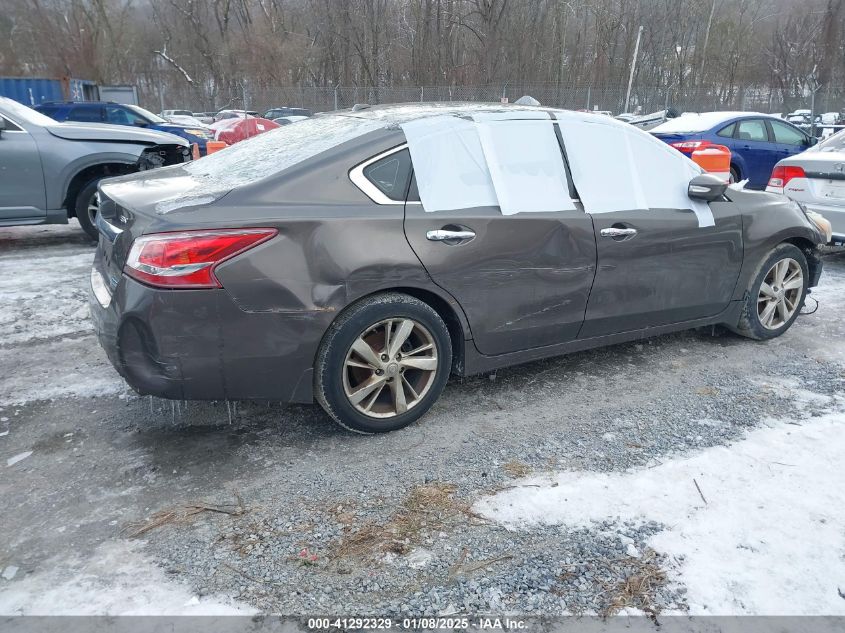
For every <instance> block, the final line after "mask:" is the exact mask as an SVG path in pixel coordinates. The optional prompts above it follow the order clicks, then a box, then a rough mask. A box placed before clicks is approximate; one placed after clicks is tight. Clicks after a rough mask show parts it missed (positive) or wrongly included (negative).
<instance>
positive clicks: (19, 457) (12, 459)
mask: <svg viewBox="0 0 845 633" xmlns="http://www.w3.org/2000/svg"><path fill="white" fill-rule="evenodd" d="M30 455H32V451H25V452H23V453H18V454H17V455H15V456H14V457H10V458H9V459H7V460H6V467H7V468H8V467H9V466H14V465H15V464H17V463H18V462H22V461H23V460H25V459H26V458H27V457H29V456H30Z"/></svg>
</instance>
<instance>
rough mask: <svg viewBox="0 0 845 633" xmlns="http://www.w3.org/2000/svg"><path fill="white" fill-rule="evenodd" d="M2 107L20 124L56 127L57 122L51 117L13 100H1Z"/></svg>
mask: <svg viewBox="0 0 845 633" xmlns="http://www.w3.org/2000/svg"><path fill="white" fill-rule="evenodd" d="M0 106H2V108H3V110H5V112H6V114H8V115H9V117H10V118H11V119H12V120H14V121H16V122H18V123H32V124H33V125H56V121H55V120H54V119H51V118H50V117H48V116H46V115H44V114H41V113H40V112H37V111H36V110H33V109H32V108H30V107H27V106H25V105H23V104H22V103H18V102H17V101H12V100H11V99H2V98H0Z"/></svg>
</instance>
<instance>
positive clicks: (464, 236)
mask: <svg viewBox="0 0 845 633" xmlns="http://www.w3.org/2000/svg"><path fill="white" fill-rule="evenodd" d="M474 237H475V232H474V231H470V230H463V231H449V230H447V229H437V230H435V231H428V232H427V233H426V234H425V239H427V240H431V241H432V242H449V241H452V240H455V241H456V242H457V241H464V240H471V239H472V238H474Z"/></svg>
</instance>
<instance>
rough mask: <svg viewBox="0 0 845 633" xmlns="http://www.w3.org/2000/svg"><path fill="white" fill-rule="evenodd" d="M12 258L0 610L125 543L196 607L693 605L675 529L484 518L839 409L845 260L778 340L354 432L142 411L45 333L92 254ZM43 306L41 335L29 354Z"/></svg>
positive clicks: (533, 388) (298, 415)
mask: <svg viewBox="0 0 845 633" xmlns="http://www.w3.org/2000/svg"><path fill="white" fill-rule="evenodd" d="M76 230H78V229H76ZM0 245H2V249H3V250H2V251H0V277H1V276H3V275H7V276H8V275H11V276H13V277H14V275H15V270H16V269H17V268H18V267H19V266H20V265H21V263H22V262H24V261H31V258H32V257H33V256H37V257H42V258H47V259H45V261H50V260H51V259H52V260H54V261H55V262H56V265H55V266H51V267H48V268H46V269H45V272H44V273H43V274H42V275H29V276H28V277H27V279H25V280H23V281H21V282H20V284H22V285H21V287H20V288H17V289H15V292H17V293H18V295H15V296H24V294H25V293H24V290H28V291H29V294H26V297H27V299H26V307H23V300H21V302H20V303H18V302H17V300H15V301H12V302H11V303H12V305H11V306H6V307H7V308H9V309H8V310H6V317H5V318H4V320H3V321H2V322H0V326H3V327H6V328H7V329H8V331H9V332H10V333H14V336H13V337H11V338H9V339H7V340H5V341H3V342H0V368H2V369H1V370H0V416H2V417H0V433H3V432H5V431H8V435H5V436H0V457H2V458H3V459H7V460H8V459H10V458H13V457H15V456H19V455H21V454H23V453H26V452H29V451H31V452H32V454H31V455H29V456H27V457H26V458H23V459H22V460H21V461H19V462H16V463H14V464H13V465H11V466H6V471H5V472H4V475H6V476H5V477H3V478H2V480H0V495H2V498H3V499H4V502H5V503H6V505H7V507H9V508H16V509H17V510H16V511H14V512H4V513H3V514H2V516H0V531H2V533H3V534H4V535H6V538H5V539H4V540H3V542H2V543H0V569H2V568H4V567H6V566H9V565H13V566H16V567H18V568H19V569H20V571H19V572H18V575H17V576H16V577H15V578H14V579H11V580H7V581H3V580H0V593H2V591H3V584H2V583H4V582H5V583H8V584H7V587H9V586H12V585H13V584H14V583H15V582H19V581H20V580H21V579H23V578H27V577H30V576H35V575H37V574H39V573H45V572H46V571H47V570H49V569H55V568H56V567H57V566H61V565H62V564H63V562H62V561H65V559H64V558H63V556H66V555H67V552H69V551H72V552H73V553H74V554H75V555H76V556H77V557H83V558H84V557H85V556H93V555H94V553H95V552H96V550H97V548H98V547H99V546H101V545H102V544H103V543H107V542H111V541H116V540H122V539H129V538H134V539H138V540H140V541H141V542H142V543H143V544H144V545H145V549H146V552H147V553H148V554H149V555H150V556H151V557H152V558H153V560H154V561H155V562H156V564H158V565H159V566H160V567H161V568H162V569H164V571H165V573H166V574H167V576H168V577H169V578H171V579H173V580H174V581H181V582H183V583H187V585H189V586H190V587H191V588H192V590H193V591H195V592H196V593H197V594H198V595H199V596H210V595H222V596H226V597H228V598H231V599H233V600H236V601H238V602H239V603H244V604H247V605H252V606H254V607H257V608H258V609H260V610H262V611H265V610H266V611H273V612H276V613H282V614H313V613H324V612H332V613H344V614H353V613H358V614H376V615H388V614H400V613H401V614H404V615H408V614H420V615H422V614H428V615H432V614H452V613H471V614H474V613H480V612H492V613H500V612H510V613H516V614H547V615H551V614H556V613H594V612H597V613H604V612H612V611H614V610H616V609H618V608H621V607H625V606H633V607H637V608H639V609H642V610H645V611H647V612H652V611H654V612H660V611H666V610H683V609H684V608H685V604H686V603H685V598H684V595H685V589H684V587H683V586H680V585H678V584H677V583H676V582H673V581H672V580H671V576H670V575H667V569H669V567H670V561H667V560H665V558H664V557H663V556H661V554H660V553H659V552H652V551H650V550H649V549H648V548H647V546H646V545H645V541H646V540H647V539H648V538H649V536H651V535H652V534H653V533H655V532H656V531H659V530H660V527H661V526H659V525H657V524H653V523H647V524H630V523H629V524H622V523H615V522H605V523H601V524H594V525H592V526H591V527H590V528H589V529H577V530H575V529H566V528H562V527H546V528H536V529H534V530H531V531H520V532H509V531H507V530H505V529H504V528H503V527H501V526H498V525H495V524H491V523H488V522H486V521H484V520H483V519H481V518H480V517H479V516H477V515H476V514H475V513H474V512H473V511H472V504H473V503H474V502H475V501H476V500H477V499H478V498H479V497H481V496H482V495H484V494H488V493H491V492H495V491H497V490H502V489H504V488H507V487H511V486H518V485H519V478H520V477H522V476H525V475H527V474H536V473H543V472H556V471H561V470H591V471H605V472H609V471H620V470H624V469H627V468H632V467H643V466H653V465H657V464H659V463H661V462H662V461H664V460H666V459H667V458H668V457H671V456H673V455H676V454H678V453H679V452H695V451H697V450H701V449H702V448H705V447H710V446H714V445H721V444H725V443H728V442H730V441H732V440H735V439H737V438H739V437H741V436H742V434H743V433H744V432H745V431H746V430H747V429H749V428H753V427H756V426H758V425H760V424H761V423H763V422H764V421H765V420H767V419H769V418H781V419H782V418H785V417H789V418H793V419H796V420H800V419H802V418H806V417H809V416H812V415H815V414H817V413H820V412H822V411H824V410H825V409H826V408H827V407H829V406H830V402H831V396H836V395H841V394H842V376H843V373H842V372H843V352H845V345H842V344H841V343H839V340H842V333H843V332H842V330H843V325H842V324H841V323H840V319H839V314H840V310H839V308H841V307H842V304H843V303H845V299H840V298H839V297H840V291H842V290H845V258H843V257H842V256H841V255H839V254H831V255H829V256H828V257H827V258H826V272H825V275H824V277H823V279H822V286H821V288H820V289H819V291H818V292H817V293H815V296H818V297H819V299H820V302H821V305H820V309H819V310H818V312H816V313H815V314H812V315H809V316H804V317H802V318H800V319H799V321H798V322H797V324H796V325H795V326H794V327H793V328H792V329H791V330H790V331H789V332H788V333H787V334H786V335H784V336H783V337H781V338H780V339H777V340H775V341H772V342H769V343H757V342H753V341H749V340H745V339H741V338H739V337H736V336H735V335H733V334H730V333H728V332H726V331H724V330H722V329H720V328H707V329H703V330H696V331H691V332H685V333H680V334H675V335H669V336H663V337H659V338H655V339H651V340H647V341H642V342H640V343H632V344H626V345H618V346H614V347H610V348H606V349H601V350H596V351H591V352H583V353H578V354H573V355H570V356H567V357H563V358H558V359H553V360H548V361H542V362H535V363H531V364H527V365H524V366H520V367H515V368H509V369H507V370H501V371H499V372H498V374H497V375H496V376H495V377H487V376H481V377H472V378H468V379H463V380H460V379H453V380H452V381H451V382H450V383H449V385H448V386H447V389H446V392H445V393H444V395H443V397H442V398H441V400H440V401H439V402H438V403H437V404H436V405H435V407H434V408H433V409H432V411H431V412H430V413H429V414H428V416H427V417H426V418H425V419H424V420H423V421H422V422H421V423H418V424H416V425H413V426H411V427H409V428H407V429H404V430H402V431H399V432H395V433H392V434H389V435H385V436H375V437H362V436H357V435H354V434H351V433H347V432H345V431H343V430H342V429H340V428H339V427H336V426H334V425H333V424H332V423H331V422H330V421H329V419H328V418H327V416H325V414H323V413H322V411H320V410H319V409H318V408H317V407H305V406H281V405H269V406H268V405H263V404H261V405H257V404H251V403H231V404H229V405H227V404H225V403H216V404H215V403H187V404H186V403H179V404H178V405H177V404H174V403H171V402H169V401H162V400H156V399H150V398H138V397H136V396H134V395H132V394H131V392H128V391H127V390H126V389H125V388H124V387H123V386H122V385H121V383H120V382H119V380H118V379H117V378H116V375H115V374H114V373H113V370H112V369H111V368H110V367H109V366H108V363H107V362H106V361H105V359H104V356H103V354H102V353H101V351H100V350H99V348H98V347H97V345H96V342H95V340H94V338H93V336H92V335H91V333H90V331H88V329H87V324H85V323H84V322H79V323H78V324H77V325H75V326H73V327H69V326H68V327H66V326H63V327H58V326H56V327H55V329H54V332H55V334H54V335H50V334H49V330H50V327H51V323H53V321H56V322H63V323H65V324H67V323H68V322H70V323H71V324H72V325H73V324H75V323H77V320H76V315H77V311H78V308H79V305H78V304H79V301H81V300H83V293H81V292H62V293H58V294H56V295H55V296H53V295H50V296H42V295H41V294H40V293H39V288H40V286H41V285H47V286H49V287H52V288H56V287H58V285H63V284H70V285H71V286H72V287H74V288H77V289H83V288H84V284H85V283H87V279H85V278H82V277H81V275H82V273H81V272H80V271H79V269H78V267H75V266H65V265H62V263H61V262H62V258H63V257H64V258H68V262H78V260H79V258H80V254H82V253H86V252H89V251H90V247H89V246H88V245H86V244H85V243H84V240H80V239H79V238H78V236H76V234H75V233H74V227H40V228H31V229H15V230H12V229H3V230H0ZM24 286H25V287H24ZM842 296H843V297H845V295H842ZM33 301H42V302H43V311H44V312H49V314H43V313H42V314H38V315H37V322H38V323H39V326H40V329H41V330H45V329H46V330H48V332H47V333H46V334H44V333H43V332H42V333H41V334H39V336H38V337H34V338H31V339H27V337H26V335H25V328H21V327H20V326H21V324H23V323H25V322H26V321H27V320H28V319H29V318H34V317H32V316H31V314H30V313H31V311H32V302H33ZM4 302H5V300H4ZM25 310H29V311H30V312H25ZM10 313H11V314H15V315H17V318H16V319H12V318H9V316H8V315H9V314H10ZM51 315H52V316H51ZM61 315H65V316H67V315H71V316H72V320H71V321H67V320H63V319H62V318H61ZM47 359H49V361H48V360H47ZM45 394H46V395H45ZM48 398H49V399H48ZM690 494H693V495H695V494H698V493H697V492H696V491H695V489H691V491H690ZM201 504H205V507H204V508H200V507H198V506H199V505H201ZM164 512H170V514H168V515H165V514H163V513H164ZM133 534H137V535H136V536H134V537H133V536H132V535H133ZM312 558H313V560H312ZM66 567H67V568H66V569H65V572H66V574H67V575H72V574H73V572H74V568H73V565H71V564H67V565H66ZM632 580H636V581H639V584H637V586H636V590H634V589H632V583H631V581H632ZM626 581H628V582H627V584H626Z"/></svg>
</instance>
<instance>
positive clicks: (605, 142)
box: [555, 112, 714, 227]
mask: <svg viewBox="0 0 845 633" xmlns="http://www.w3.org/2000/svg"><path fill="white" fill-rule="evenodd" d="M555 116H556V118H557V119H558V120H559V121H560V131H561V134H562V136H563V141H564V144H565V145H566V153H567V157H568V158H569V166H570V170H571V172H572V180H573V181H574V183H575V187H576V189H577V190H578V194H579V195H580V197H581V201H582V202H583V203H584V208H585V209H586V211H587V212H588V213H611V212H613V211H627V210H632V209H690V210H691V211H693V212H694V213H695V215H696V217H697V218H698V225H699V227H706V226H713V225H714V221H713V214H712V212H711V211H710V207H709V206H708V205H707V203H706V202H703V201H699V200H692V199H691V198H690V197H689V195H688V194H687V190H688V186H689V181H690V180H691V179H692V178H693V177H694V176H695V175H697V174H699V173H701V169H700V168H698V167H697V166H696V165H695V163H693V162H692V161H690V160H688V159H686V158H685V157H684V156H682V155H680V154H679V153H678V152H676V151H675V150H673V149H672V148H670V147H669V146H668V145H666V144H665V143H663V142H662V141H659V140H658V139H656V138H654V137H652V136H651V135H649V134H647V133H646V132H643V131H641V130H637V129H636V128H633V127H631V126H628V125H626V124H623V123H619V122H617V121H613V120H612V119H608V120H606V121H604V120H600V119H598V118H596V117H586V116H583V115H578V114H575V113H564V112H558V113H555Z"/></svg>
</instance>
